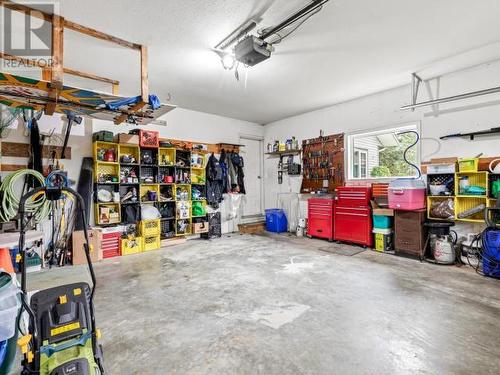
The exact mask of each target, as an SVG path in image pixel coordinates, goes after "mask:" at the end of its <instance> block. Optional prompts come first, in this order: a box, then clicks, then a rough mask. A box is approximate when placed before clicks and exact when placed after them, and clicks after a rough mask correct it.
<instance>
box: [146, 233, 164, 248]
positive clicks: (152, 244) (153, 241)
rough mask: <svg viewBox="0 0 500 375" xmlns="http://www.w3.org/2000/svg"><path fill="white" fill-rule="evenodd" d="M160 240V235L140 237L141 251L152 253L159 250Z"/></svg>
mask: <svg viewBox="0 0 500 375" xmlns="http://www.w3.org/2000/svg"><path fill="white" fill-rule="evenodd" d="M160 244H161V240H160V235H159V234H158V235H154V236H143V237H142V251H153V250H158V249H159V248H160V246H161V245H160Z"/></svg>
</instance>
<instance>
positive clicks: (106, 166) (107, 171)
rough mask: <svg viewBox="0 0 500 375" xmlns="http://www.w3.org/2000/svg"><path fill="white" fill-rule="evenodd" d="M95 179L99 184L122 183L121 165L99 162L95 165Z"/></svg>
mask: <svg viewBox="0 0 500 375" xmlns="http://www.w3.org/2000/svg"><path fill="white" fill-rule="evenodd" d="M94 179H95V182H96V183H98V184H104V183H115V184H118V183H120V165H119V164H118V163H110V162H103V161H97V162H95V163H94Z"/></svg>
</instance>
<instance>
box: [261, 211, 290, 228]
mask: <svg viewBox="0 0 500 375" xmlns="http://www.w3.org/2000/svg"><path fill="white" fill-rule="evenodd" d="M266 230H267V231H268V232H273V233H281V232H286V231H288V220H287V218H286V214H285V211H283V210H282V209H279V208H272V209H269V210H266Z"/></svg>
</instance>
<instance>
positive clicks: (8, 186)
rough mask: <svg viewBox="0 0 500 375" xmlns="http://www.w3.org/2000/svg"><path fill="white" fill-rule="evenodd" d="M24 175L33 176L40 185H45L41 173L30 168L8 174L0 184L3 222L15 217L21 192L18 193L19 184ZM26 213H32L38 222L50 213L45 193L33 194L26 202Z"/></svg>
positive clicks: (0, 215) (0, 214)
mask: <svg viewBox="0 0 500 375" xmlns="http://www.w3.org/2000/svg"><path fill="white" fill-rule="evenodd" d="M25 176H33V178H34V179H36V180H38V181H39V182H40V185H42V186H43V185H45V179H44V177H43V175H42V174H41V173H40V172H37V171H35V170H32V169H21V170H19V171H17V172H14V173H11V174H9V175H8V176H7V177H6V178H5V180H3V182H2V185H0V196H1V197H2V205H1V207H2V209H1V210H0V222H4V223H5V222H7V221H10V220H12V219H13V218H14V217H16V215H17V212H18V209H19V200H20V199H21V194H22V193H21V194H20V193H19V190H21V189H20V186H22V183H23V182H24V179H25ZM21 181H22V182H21ZM16 190H17V191H16ZM26 213H27V214H29V215H30V214H31V215H33V216H34V217H35V220H36V222H38V223H39V222H41V221H43V220H45V219H46V218H47V217H48V216H49V214H50V203H49V201H48V200H47V199H46V197H45V194H40V195H37V196H34V197H33V199H32V200H30V201H29V202H26Z"/></svg>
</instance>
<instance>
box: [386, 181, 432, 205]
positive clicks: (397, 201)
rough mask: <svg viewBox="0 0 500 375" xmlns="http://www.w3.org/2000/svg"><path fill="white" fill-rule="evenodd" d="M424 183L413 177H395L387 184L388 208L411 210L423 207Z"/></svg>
mask: <svg viewBox="0 0 500 375" xmlns="http://www.w3.org/2000/svg"><path fill="white" fill-rule="evenodd" d="M425 191H426V186H425V183H424V182H423V181H421V180H415V179H403V178H402V179H397V180H394V181H392V182H391V183H390V185H389V208H392V209H394V210H405V211H413V210H420V209H423V208H425V206H426V204H425Z"/></svg>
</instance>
